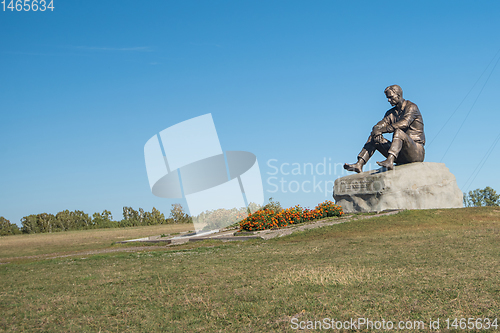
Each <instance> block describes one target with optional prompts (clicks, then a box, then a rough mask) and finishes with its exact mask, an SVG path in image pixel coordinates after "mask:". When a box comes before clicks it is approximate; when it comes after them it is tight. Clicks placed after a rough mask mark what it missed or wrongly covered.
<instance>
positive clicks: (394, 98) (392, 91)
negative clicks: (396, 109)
mask: <svg viewBox="0 0 500 333" xmlns="http://www.w3.org/2000/svg"><path fill="white" fill-rule="evenodd" d="M384 93H385V96H386V97H387V100H388V101H389V103H391V105H392V106H395V105H398V104H399V103H401V102H402V101H403V89H401V87H400V86H398V85H397V84H394V85H392V86H389V87H387V88H385V90H384Z"/></svg>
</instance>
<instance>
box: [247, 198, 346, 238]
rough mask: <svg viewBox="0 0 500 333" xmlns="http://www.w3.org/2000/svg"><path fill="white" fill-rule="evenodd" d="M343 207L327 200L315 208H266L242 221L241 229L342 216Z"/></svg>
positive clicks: (285, 224)
mask: <svg viewBox="0 0 500 333" xmlns="http://www.w3.org/2000/svg"><path fill="white" fill-rule="evenodd" d="M343 214H344V212H343V211H342V207H340V206H338V205H335V204H334V203H333V201H325V202H322V203H320V204H319V205H317V206H316V207H315V208H314V209H307V208H302V207H300V206H299V205H297V206H295V207H291V208H287V209H281V210H279V211H278V210H271V209H267V208H265V207H264V209H262V210H259V211H256V212H255V213H253V214H250V215H249V216H248V217H246V218H245V219H243V220H242V221H241V222H240V231H242V230H246V231H256V230H265V229H277V228H282V227H286V226H288V225H291V224H298V223H303V222H307V221H313V220H317V219H321V218H324V217H333V216H338V217H340V216H342V215H343Z"/></svg>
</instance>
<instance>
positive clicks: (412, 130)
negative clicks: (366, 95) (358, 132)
mask: <svg viewBox="0 0 500 333" xmlns="http://www.w3.org/2000/svg"><path fill="white" fill-rule="evenodd" d="M384 93H385V95H386V97H387V100H388V101H389V103H391V105H392V106H393V108H392V109H390V110H389V111H387V112H386V114H385V116H384V119H382V120H381V121H379V122H378V123H377V124H376V125H375V126H373V129H372V132H371V134H370V136H369V137H368V141H367V142H366V143H365V145H364V147H363V149H362V150H361V152H360V153H359V155H358V161H357V162H356V163H354V164H347V163H345V164H344V169H346V170H348V171H355V172H357V173H360V172H362V171H363V165H365V164H366V163H367V162H368V160H369V159H370V157H372V155H373V153H375V150H378V151H379V152H380V153H381V154H382V155H384V156H385V157H386V158H387V159H386V160H385V161H382V162H377V164H378V165H380V166H382V167H385V168H386V169H388V170H392V169H393V168H394V163H396V164H398V165H399V164H406V163H413V162H423V161H424V155H425V150H424V145H425V134H424V122H423V119H422V115H421V114H420V110H419V109H418V107H417V105H415V104H414V103H412V102H410V101H408V100H404V99H403V90H402V89H401V87H400V86H398V85H392V86H389V87H387V88H385V91H384ZM383 133H394V134H393V136H392V142H391V141H389V140H387V139H386V138H384V136H383V135H382V134H383Z"/></svg>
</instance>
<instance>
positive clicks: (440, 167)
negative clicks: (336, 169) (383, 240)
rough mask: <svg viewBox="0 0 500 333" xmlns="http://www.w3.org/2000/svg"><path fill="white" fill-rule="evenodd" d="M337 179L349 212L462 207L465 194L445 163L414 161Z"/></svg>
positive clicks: (337, 194) (338, 197) (339, 198)
mask: <svg viewBox="0 0 500 333" xmlns="http://www.w3.org/2000/svg"><path fill="white" fill-rule="evenodd" d="M384 170H385V169H378V170H372V171H367V172H362V173H359V174H354V175H350V176H346V177H342V178H338V179H337V180H335V185H334V190H333V193H334V194H333V198H334V199H335V203H336V204H337V205H340V206H342V209H343V210H344V212H346V213H355V212H374V211H376V212H380V211H383V210H390V209H431V208H461V207H463V199H462V198H463V194H462V191H460V189H459V188H458V185H457V181H456V179H455V176H454V175H453V174H452V173H451V172H450V170H449V169H448V168H447V167H446V166H445V165H444V163H430V162H421V163H410V164H404V165H399V166H396V167H395V168H394V170H391V171H384Z"/></svg>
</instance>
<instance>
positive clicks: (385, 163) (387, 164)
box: [377, 159, 394, 170]
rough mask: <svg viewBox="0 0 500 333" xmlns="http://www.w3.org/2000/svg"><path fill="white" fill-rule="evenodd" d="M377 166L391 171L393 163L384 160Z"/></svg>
mask: <svg viewBox="0 0 500 333" xmlns="http://www.w3.org/2000/svg"><path fill="white" fill-rule="evenodd" d="M377 164H378V165H380V166H381V167H384V168H386V169H387V170H392V169H394V162H393V161H390V160H389V159H386V160H385V161H382V162H377Z"/></svg>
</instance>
